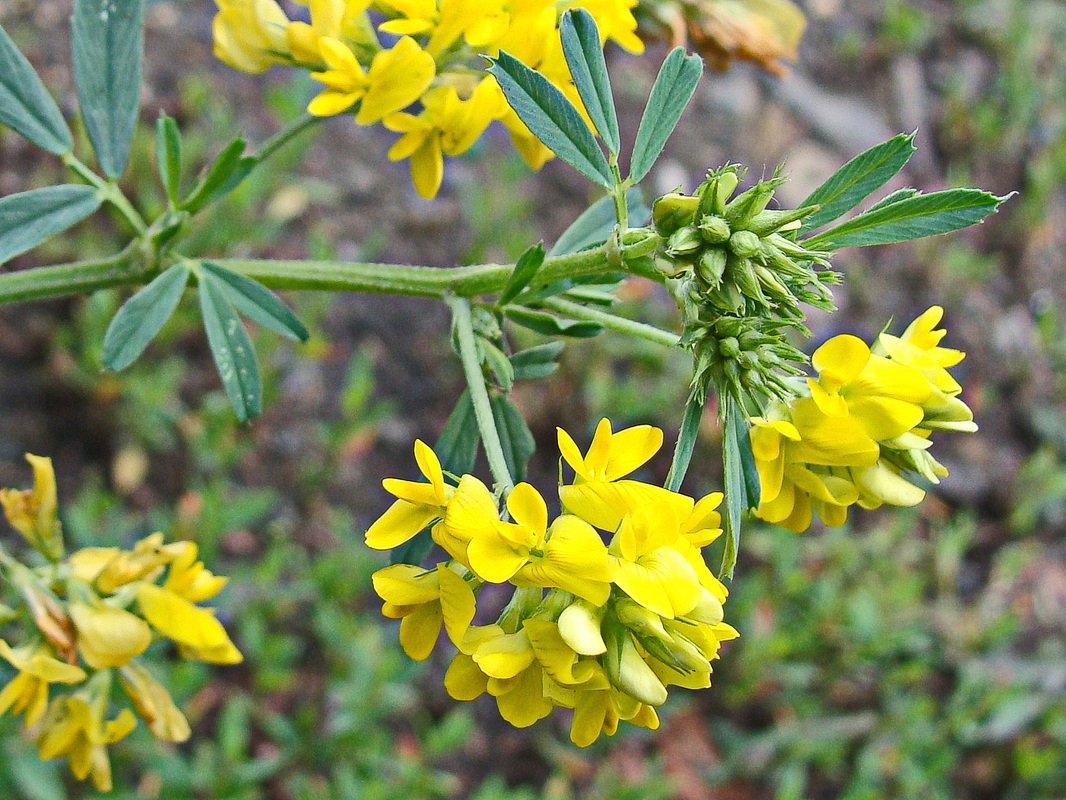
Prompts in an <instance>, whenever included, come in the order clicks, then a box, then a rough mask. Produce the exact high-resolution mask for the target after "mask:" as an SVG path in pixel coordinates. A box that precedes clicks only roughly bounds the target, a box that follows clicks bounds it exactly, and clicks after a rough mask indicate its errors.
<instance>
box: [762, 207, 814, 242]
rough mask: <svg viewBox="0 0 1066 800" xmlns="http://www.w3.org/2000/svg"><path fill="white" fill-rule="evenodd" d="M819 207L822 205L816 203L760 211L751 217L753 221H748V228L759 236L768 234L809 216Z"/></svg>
mask: <svg viewBox="0 0 1066 800" xmlns="http://www.w3.org/2000/svg"><path fill="white" fill-rule="evenodd" d="M819 208H821V206H817V205H815V206H805V207H803V208H793V209H786V210H781V211H760V212H759V213H758V214H756V215H755V216H754V217H752V218H751V222H750V223H748V230H749V231H751V232H752V233H755V234H757V235H759V236H766V234H768V233H773V232H774V231H777V230H781V229H782V228H787V227H788V226H790V225H791V224H792V223H795V222H799V221H800V220H802V219H804V218H805V217H809V216H810V215H811V214H813V213H814V212H815V211H817V210H818V209H819ZM797 227H798V226H797Z"/></svg>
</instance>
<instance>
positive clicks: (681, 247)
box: [666, 225, 703, 257]
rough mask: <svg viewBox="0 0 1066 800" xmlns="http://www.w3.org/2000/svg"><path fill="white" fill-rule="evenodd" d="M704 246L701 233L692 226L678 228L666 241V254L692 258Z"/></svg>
mask: <svg viewBox="0 0 1066 800" xmlns="http://www.w3.org/2000/svg"><path fill="white" fill-rule="evenodd" d="M702 246H703V239H702V238H700V232H699V230H698V229H697V228H694V227H692V226H691V225H686V226H685V227H683V228H678V229H677V230H676V231H674V232H673V233H672V234H670V238H669V239H667V241H666V254H667V255H668V256H674V257H677V256H690V255H693V254H694V253H695V252H696V251H697V250H699V249H700V248H701V247H702Z"/></svg>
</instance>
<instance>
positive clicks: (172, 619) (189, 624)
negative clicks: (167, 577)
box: [137, 583, 244, 664]
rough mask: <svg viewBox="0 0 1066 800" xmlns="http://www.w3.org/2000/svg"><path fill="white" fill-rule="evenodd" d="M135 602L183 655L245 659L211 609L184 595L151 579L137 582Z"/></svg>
mask: <svg viewBox="0 0 1066 800" xmlns="http://www.w3.org/2000/svg"><path fill="white" fill-rule="evenodd" d="M137 605H138V606H139V607H140V609H141V613H142V614H144V618H145V619H146V620H148V622H149V624H151V626H152V627H153V628H155V629H156V630H157V631H159V632H160V633H161V634H163V635H164V636H166V637H167V638H168V639H172V640H173V641H175V642H177V643H178V646H179V647H178V649H179V652H181V654H182V656H184V657H185V658H190V659H194V660H196V661H207V662H210V663H212V664H239V663H240V662H241V661H243V660H244V657H243V656H242V655H241V653H240V651H239V650H238V649H237V648H236V647H234V645H233V642H232V641H230V638H229V634H227V633H226V629H225V628H223V627H222V623H221V622H219V621H218V620H217V619H215V615H214V613H213V609H210V608H201V607H199V606H196V605H193V604H192V603H190V602H189V601H188V600H186V599H185V598H184V597H182V596H181V595H179V594H178V593H176V592H173V591H171V590H169V589H164V588H162V587H160V586H156V585H155V584H152V583H139V584H137Z"/></svg>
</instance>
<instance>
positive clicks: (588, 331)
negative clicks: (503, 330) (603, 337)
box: [504, 306, 603, 339]
mask: <svg viewBox="0 0 1066 800" xmlns="http://www.w3.org/2000/svg"><path fill="white" fill-rule="evenodd" d="M504 313H505V314H506V315H507V316H508V317H509V318H510V319H511V321H513V322H515V323H517V324H518V325H521V326H522V327H523V328H529V329H530V330H531V331H536V332H537V333H541V334H544V335H545V336H572V337H574V338H576V339H589V338H591V337H593V336H599V335H600V334H601V333H603V326H602V325H598V324H597V323H595V322H589V321H587V320H567V319H559V318H558V317H553V316H552V315H551V314H548V313H546V312H544V311H533V310H532V309H529V308H523V307H521V306H508V307H507V308H505V309H504Z"/></svg>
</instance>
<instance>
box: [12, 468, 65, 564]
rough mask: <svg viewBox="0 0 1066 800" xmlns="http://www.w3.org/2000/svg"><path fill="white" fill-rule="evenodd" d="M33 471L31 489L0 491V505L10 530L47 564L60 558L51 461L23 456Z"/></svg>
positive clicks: (60, 535) (60, 543)
mask: <svg viewBox="0 0 1066 800" xmlns="http://www.w3.org/2000/svg"><path fill="white" fill-rule="evenodd" d="M26 460H27V461H29V462H30V466H31V467H32V468H33V488H32V489H27V490H24V491H18V490H17V489H0V506H3V508H4V514H5V515H6V516H7V521H8V522H10V523H11V527H13V528H14V529H15V530H17V531H18V532H19V533H21V534H22V536H23V537H24V538H25V539H26V541H27V542H29V543H30V545H32V546H33V547H34V548H35V549H36V550H38V551H39V552H40V553H42V554H43V555H44V556H45V557H47V558H48V559H49V560H51V561H58V560H59V559H60V558H62V556H63V530H62V527H61V525H60V523H59V520H58V519H57V518H56V505H57V498H56V476H55V472H54V471H53V469H52V459H50V458H45V457H44V456H35V455H31V454H30V453H27V454H26Z"/></svg>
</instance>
